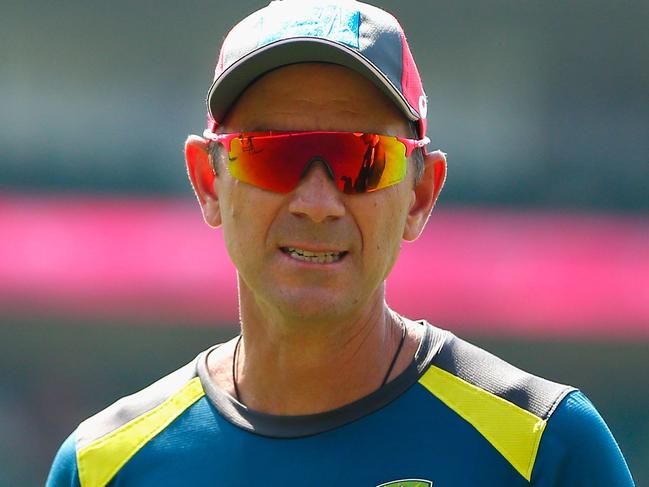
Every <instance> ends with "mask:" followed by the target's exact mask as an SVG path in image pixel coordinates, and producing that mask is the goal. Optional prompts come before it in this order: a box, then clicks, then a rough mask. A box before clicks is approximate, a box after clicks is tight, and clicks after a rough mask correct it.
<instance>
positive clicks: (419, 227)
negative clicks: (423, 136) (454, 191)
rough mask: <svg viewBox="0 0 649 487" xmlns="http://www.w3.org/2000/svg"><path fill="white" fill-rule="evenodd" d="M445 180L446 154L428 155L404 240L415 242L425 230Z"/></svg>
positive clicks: (410, 211)
mask: <svg viewBox="0 0 649 487" xmlns="http://www.w3.org/2000/svg"><path fill="white" fill-rule="evenodd" d="M445 180H446V154H444V153H443V152H441V151H435V152H431V153H429V154H426V155H425V156H424V171H423V174H422V177H421V179H420V180H419V182H417V184H416V185H415V188H414V189H413V193H414V197H413V202H412V205H411V206H410V210H409V211H408V217H407V219H406V226H405V228H404V230H403V239H404V240H409V241H412V240H415V239H416V238H417V237H419V235H420V234H421V232H422V231H423V230H424V227H425V226H426V222H427V221H428V217H429V216H430V212H431V211H432V210H433V206H435V202H436V201H437V197H438V196H439V193H440V191H442V187H443V186H444V181H445Z"/></svg>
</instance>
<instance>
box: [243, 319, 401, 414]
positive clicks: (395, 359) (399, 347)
mask: <svg viewBox="0 0 649 487" xmlns="http://www.w3.org/2000/svg"><path fill="white" fill-rule="evenodd" d="M399 322H400V323H401V340H400V341H399V346H398V347H397V351H396V352H394V357H392V362H390V367H388V371H387V372H386V373H385V377H384V378H383V382H381V387H383V386H384V385H385V384H387V382H388V378H389V377H390V374H391V373H392V369H394V366H395V364H396V363H397V359H398V358H399V355H400V354H401V349H402V348H403V343H404V342H405V341H406V324H405V323H404V322H403V319H401V318H399ZM241 337H242V335H239V337H238V338H237V343H236V344H235V345H234V353H233V354H232V383H233V385H234V398H235V399H236V400H237V401H239V402H241V399H240V397H241V395H240V393H239V385H238V382H237V357H238V356H239V345H241Z"/></svg>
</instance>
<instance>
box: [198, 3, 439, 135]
mask: <svg viewBox="0 0 649 487" xmlns="http://www.w3.org/2000/svg"><path fill="white" fill-rule="evenodd" d="M302 62H324V63H334V64H339V65H342V66H346V67H348V68H350V69H353V70H355V71H357V72H358V73H360V74H361V75H363V76H365V77H366V78H367V79H369V80H370V81H372V82H373V83H374V84H375V85H376V86H377V87H378V88H379V89H381V90H382V91H383V92H384V93H385V94H386V95H387V96H388V98H390V99H391V100H392V101H393V102H394V103H395V104H396V105H397V107H398V108H399V109H400V110H401V111H402V112H403V113H404V115H405V116H406V117H407V118H408V119H409V120H411V121H413V122H418V129H419V137H420V138H423V137H424V136H425V135H426V112H427V99H426V94H425V93H424V89H423V86H422V82H421V77H420V75H419V71H418V70H417V66H416V65H415V61H414V59H413V57H412V54H411V52H410V48H409V46H408V43H407V42H406V36H405V34H404V32H403V29H402V27H401V25H400V24H399V22H398V21H397V19H396V18H394V16H392V15H391V14H389V13H388V12H386V11H384V10H381V9H380V8H378V7H374V6H372V5H368V4H366V3H362V2H357V1H354V0H324V1H314V0H276V1H273V2H271V3H270V4H269V5H267V6H266V7H264V8H262V9H260V10H257V11H256V12H254V13H252V14H250V15H249V16H248V17H246V18H245V19H243V20H242V21H241V22H239V23H238V24H237V25H235V26H234V27H233V28H232V30H230V32H229V33H228V35H227V36H226V38H225V40H224V41H223V45H222V47H221V51H220V54H219V59H218V62H217V65H216V69H215V73H214V82H213V83H212V86H211V87H210V89H209V92H208V94H207V109H208V115H207V117H208V131H210V132H215V131H216V128H217V127H218V124H219V122H220V121H222V120H223V118H224V117H225V115H226V113H227V112H228V110H229V109H230V107H231V106H232V104H233V103H234V102H235V101H236V99H237V98H238V96H239V95H240V94H241V93H242V92H243V91H244V90H245V89H246V88H247V87H248V86H249V85H250V84H251V83H253V82H254V81H255V80H256V79H257V78H259V77H260V76H262V75H263V74H265V73H267V72H269V71H272V70H273V69H276V68H279V67H281V66H286V65H289V64H295V63H302Z"/></svg>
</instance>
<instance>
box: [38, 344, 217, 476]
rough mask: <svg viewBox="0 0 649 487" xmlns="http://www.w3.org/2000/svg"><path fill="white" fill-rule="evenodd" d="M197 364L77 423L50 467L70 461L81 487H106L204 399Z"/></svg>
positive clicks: (166, 377) (187, 366)
mask: <svg viewBox="0 0 649 487" xmlns="http://www.w3.org/2000/svg"><path fill="white" fill-rule="evenodd" d="M200 357H201V355H199V358H200ZM199 358H197V359H194V360H193V361H192V362H190V363H189V364H187V365H185V366H184V367H181V368H180V369H178V370H176V371H174V372H172V373H170V374H168V375H166V376H165V377H163V378H161V379H159V380H158V381H156V382H154V383H153V384H151V385H149V386H148V387H146V388H144V389H142V390H140V391H139V392H136V393H135V394H131V395H129V396H126V397H123V398H121V399H119V400H118V401H117V402H115V403H113V404H112V405H111V406H109V407H107V408H106V409H104V410H102V411H100V412H98V413H97V414H95V415H94V416H91V417H89V418H88V419H86V420H85V421H83V422H81V423H80V424H79V426H78V427H77V429H76V430H75V431H74V433H73V435H71V437H70V438H69V439H68V441H67V442H66V443H67V445H66V448H61V450H60V451H59V454H58V455H57V459H55V462H54V465H57V464H59V463H60V464H71V463H70V461H68V460H69V458H72V459H74V460H76V461H74V462H72V463H74V467H75V469H77V471H78V478H79V480H80V481H81V484H82V485H104V482H107V481H108V480H110V478H112V477H113V476H114V475H115V472H116V471H118V470H119V469H120V468H121V467H122V466H123V465H124V464H125V463H126V462H127V461H128V460H129V459H130V458H131V457H132V456H133V455H134V454H135V453H136V452H137V451H139V450H140V449H141V448H142V447H143V446H144V445H145V444H146V443H147V442H148V441H150V440H151V439H152V438H153V437H155V436H156V435H157V434H158V433H160V431H162V430H164V429H165V428H166V427H167V426H169V424H171V423H172V422H173V421H174V420H175V419H176V418H178V417H179V416H180V415H182V414H183V412H185V411H186V410H187V409H188V408H189V407H190V406H192V405H193V404H194V403H195V402H196V401H198V400H199V399H200V398H202V397H203V396H204V395H205V392H204V390H203V386H202V384H201V381H200V379H199V378H198V376H197V371H196V363H197V360H198V359H199ZM59 457H61V458H60V459H59ZM65 458H68V460H65ZM59 460H60V461H59ZM59 470H61V469H59ZM68 470H69V469H68ZM53 472H54V468H53ZM50 475H51V476H52V475H53V473H51V474H50Z"/></svg>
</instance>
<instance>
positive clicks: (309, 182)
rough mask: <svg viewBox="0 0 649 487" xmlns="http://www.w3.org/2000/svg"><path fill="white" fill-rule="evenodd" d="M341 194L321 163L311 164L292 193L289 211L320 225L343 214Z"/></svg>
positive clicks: (343, 207) (343, 206)
mask: <svg viewBox="0 0 649 487" xmlns="http://www.w3.org/2000/svg"><path fill="white" fill-rule="evenodd" d="M342 196H343V193H342V192H340V191H339V190H338V188H337V187H336V183H335V182H334V181H333V180H332V179H331V176H330V173H329V171H328V168H327V167H326V166H325V165H324V163H323V162H320V161H316V162H313V163H312V164H311V165H310V166H309V168H308V169H307V172H306V174H305V175H304V176H303V178H302V180H301V181H300V184H298V186H297V188H295V191H294V193H293V198H292V200H291V202H290V204H289V211H290V212H291V213H293V214H295V215H300V216H305V217H308V218H310V219H311V220H313V221H314V222H317V223H320V222H323V221H325V220H327V219H334V218H340V217H342V216H343V215H344V214H345V205H344V204H343V201H342Z"/></svg>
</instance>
